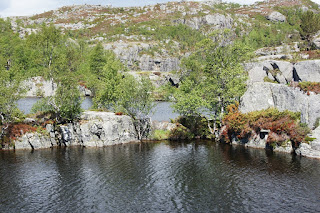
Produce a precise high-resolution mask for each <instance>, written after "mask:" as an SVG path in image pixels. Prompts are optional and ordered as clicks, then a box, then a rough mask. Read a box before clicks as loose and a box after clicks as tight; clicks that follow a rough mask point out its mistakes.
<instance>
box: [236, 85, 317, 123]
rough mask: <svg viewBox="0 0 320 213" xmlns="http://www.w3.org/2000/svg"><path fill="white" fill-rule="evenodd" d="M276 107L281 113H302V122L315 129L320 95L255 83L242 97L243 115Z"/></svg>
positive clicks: (291, 88)
mask: <svg viewBox="0 0 320 213" xmlns="http://www.w3.org/2000/svg"><path fill="white" fill-rule="evenodd" d="M270 107H275V108H277V109H279V110H280V111H283V110H289V111H293V112H300V113H301V122H302V123H306V124H308V126H309V127H310V128H313V127H315V122H316V121H317V118H319V117H320V95H316V94H314V93H312V92H311V93H310V95H309V96H308V95H307V94H305V93H304V92H302V91H300V90H299V89H298V88H293V87H288V86H286V85H281V84H273V83H261V82H257V83H253V84H250V85H249V87H248V90H247V91H246V92H245V94H244V95H243V96H242V97H241V101H240V111H241V112H243V113H247V112H251V111H257V110H262V109H268V108H270Z"/></svg>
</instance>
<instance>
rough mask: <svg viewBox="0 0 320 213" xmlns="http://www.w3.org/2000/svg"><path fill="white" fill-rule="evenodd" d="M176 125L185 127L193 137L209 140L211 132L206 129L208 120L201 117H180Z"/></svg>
mask: <svg viewBox="0 0 320 213" xmlns="http://www.w3.org/2000/svg"><path fill="white" fill-rule="evenodd" d="M176 123H179V124H181V125H182V126H184V127H186V128H187V129H188V131H189V132H190V133H192V135H193V137H197V138H211V132H210V131H209V128H208V120H207V119H206V118H205V117H201V116H180V117H178V118H177V119H176Z"/></svg>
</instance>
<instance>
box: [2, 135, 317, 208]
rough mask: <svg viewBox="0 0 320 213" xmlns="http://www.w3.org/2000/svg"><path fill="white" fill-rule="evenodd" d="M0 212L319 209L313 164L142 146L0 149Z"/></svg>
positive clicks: (236, 152) (239, 151)
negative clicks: (31, 149) (28, 149)
mask: <svg viewBox="0 0 320 213" xmlns="http://www.w3.org/2000/svg"><path fill="white" fill-rule="evenodd" d="M0 191H1V193H0V212H13V213H15V212H45V213H47V212H74V213H76V212H79V213H80V212H81V213H82V212H192V213H193V212H196V213H198V212H290V213H291V212H320V161H319V160H313V159H308V158H300V157H294V156H291V155H289V154H279V153H270V152H266V151H265V150H258V149H246V148H244V147H240V146H238V147H237V146H236V147H231V146H229V145H222V144H217V143H213V142H205V141H198V142H197V143H195V142H191V143H169V142H157V143H153V142H148V143H132V144H124V145H116V146H110V147H104V148H81V147H69V148H55V149H46V150H37V151H34V152H29V151H15V152H14V151H0Z"/></svg>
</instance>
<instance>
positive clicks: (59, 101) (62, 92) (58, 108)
mask: <svg viewBox="0 0 320 213" xmlns="http://www.w3.org/2000/svg"><path fill="white" fill-rule="evenodd" d="M81 103H82V99H81V97H80V92H79V89H78V85H77V84H76V83H75V81H74V80H73V79H72V78H71V77H70V76H66V77H65V78H62V79H60V81H59V84H58V88H57V91H56V94H55V95H54V96H53V97H47V98H43V99H41V100H39V101H38V102H37V103H36V104H35V105H34V106H33V107H32V110H31V112H33V113H36V112H39V111H41V112H51V113H54V115H55V119H56V120H57V121H58V122H60V123H64V122H72V121H75V120H77V119H79V118H80V114H81V112H82V109H81Z"/></svg>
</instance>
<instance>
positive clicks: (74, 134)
mask: <svg viewBox="0 0 320 213" xmlns="http://www.w3.org/2000/svg"><path fill="white" fill-rule="evenodd" d="M46 130H47V132H46V133H45V134H43V133H42V134H40V133H27V134H24V135H23V136H22V137H20V138H18V139H17V140H16V141H15V149H41V148H50V147H54V146H77V145H78V146H85V147H102V146H108V145H114V144H121V143H128V142H132V141H137V140H138V137H137V133H136V130H135V127H134V125H133V122H132V119H131V118H130V117H129V116H125V115H121V116H119V115H115V114H114V113H112V112H93V111H86V112H84V113H83V115H82V116H81V121H80V122H77V123H69V124H66V125H61V126H56V127H54V126H53V125H52V124H48V125H47V126H46Z"/></svg>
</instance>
